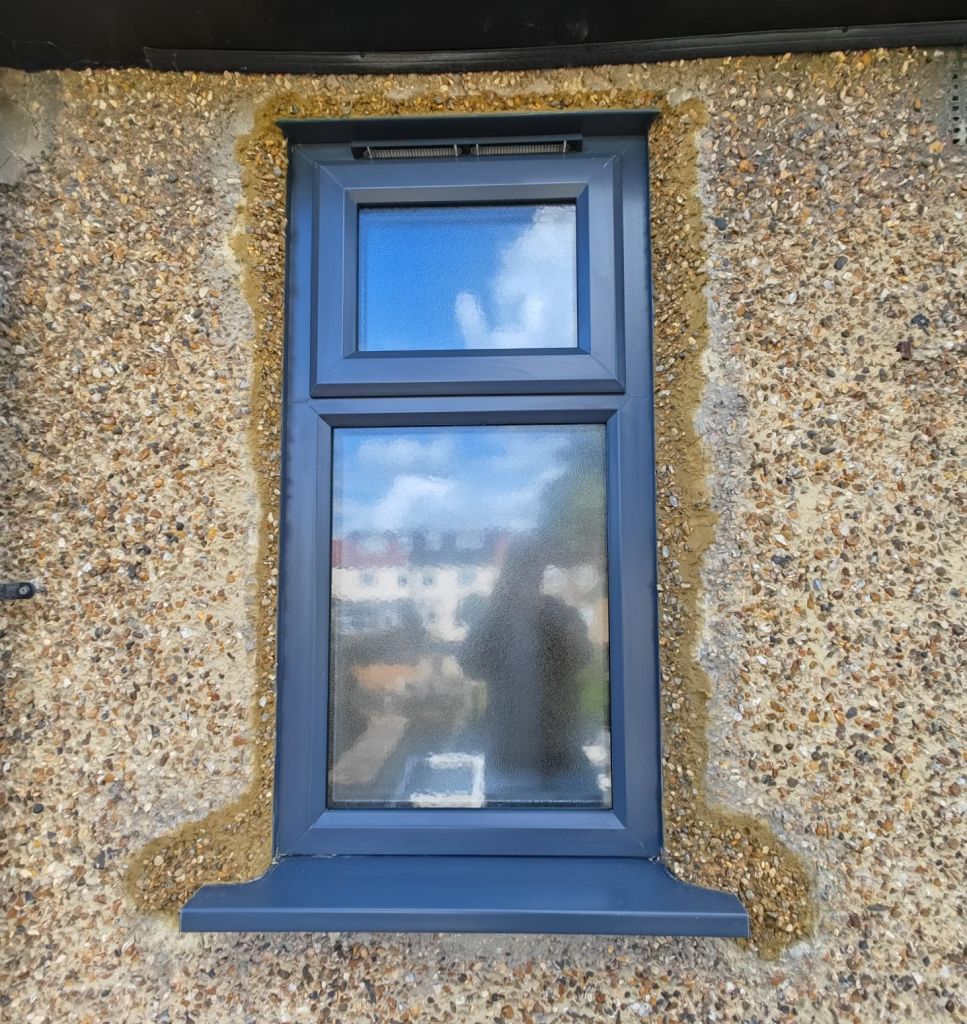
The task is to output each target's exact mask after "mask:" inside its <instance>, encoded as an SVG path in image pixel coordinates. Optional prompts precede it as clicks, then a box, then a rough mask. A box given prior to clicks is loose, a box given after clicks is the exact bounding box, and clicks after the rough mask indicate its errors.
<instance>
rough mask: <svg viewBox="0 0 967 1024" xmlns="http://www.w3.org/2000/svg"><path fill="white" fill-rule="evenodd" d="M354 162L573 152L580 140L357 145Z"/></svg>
mask: <svg viewBox="0 0 967 1024" xmlns="http://www.w3.org/2000/svg"><path fill="white" fill-rule="evenodd" d="M352 150H353V156H354V157H356V159H357V160H417V159H420V160H423V159H427V158H430V159H432V158H434V157H450V158H451V159H452V158H453V157H460V156H542V155H545V154H554V153H577V152H580V150H581V140H580V139H542V140H541V141H540V142H448V143H446V144H441V145H415V146H397V145H379V144H368V145H357V146H353V147H352Z"/></svg>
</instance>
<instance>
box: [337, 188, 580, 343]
mask: <svg viewBox="0 0 967 1024" xmlns="http://www.w3.org/2000/svg"><path fill="white" fill-rule="evenodd" d="M358 296H359V306H358V340H357V341H358V347H359V349H360V350H361V351H364V352H388V351H407V350H427V349H495V348H498V349H506V348H568V347H575V346H576V345H577V218H576V208H575V206H574V204H573V203H547V204H541V205H538V204H528V205H514V206H496V205H492V206H381V207H362V208H361V209H360V211H359V287H358Z"/></svg>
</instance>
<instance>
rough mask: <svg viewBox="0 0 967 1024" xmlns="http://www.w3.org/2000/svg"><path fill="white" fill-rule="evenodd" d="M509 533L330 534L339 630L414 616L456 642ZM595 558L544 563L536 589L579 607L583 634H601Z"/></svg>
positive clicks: (432, 633) (603, 599)
mask: <svg viewBox="0 0 967 1024" xmlns="http://www.w3.org/2000/svg"><path fill="white" fill-rule="evenodd" d="M508 540H509V537H508V536H507V534H506V533H504V532H501V531H496V530H479V531H463V532H456V531H446V532H443V531H440V532H422V531H421V532H416V533H410V534H400V533H361V532H355V533H351V534H349V535H347V536H346V537H344V538H340V539H337V540H334V541H333V547H332V565H333V569H332V594H333V597H334V598H335V600H336V602H337V605H336V608H337V612H336V614H337V615H338V622H337V624H336V625H337V628H338V629H339V631H340V632H342V633H344V634H352V633H366V632H373V631H380V630H392V629H397V628H400V627H402V626H403V625H404V623H405V622H406V619H407V612H408V611H409V616H410V617H411V618H415V619H418V620H419V622H420V624H421V625H422V627H423V629H425V630H426V632H427V634H428V635H429V638H430V639H432V640H437V641H444V642H451V643H458V642H460V641H462V640H463V639H464V637H465V636H466V633H467V627H468V626H469V624H470V621H471V620H472V618H473V616H474V614H476V613H477V611H478V610H479V608H480V607H481V604H480V602H482V601H485V600H486V599H487V598H488V597H489V596H490V595H491V593H492V592H493V588H494V584H495V582H496V580H497V576H498V574H499V572H500V570H501V566H502V562H503V560H504V555H505V553H506V550H507V544H508ZM604 589H605V588H604V587H603V586H602V580H601V570H600V569H599V568H598V567H597V566H594V565H589V564H582V565H570V566H556V565H548V566H547V568H546V569H545V572H544V581H543V585H542V590H543V591H544V593H546V594H550V595H552V596H554V597H557V598H559V599H560V600H562V601H565V602H566V603H567V604H569V605H571V606H572V607H573V608H575V609H577V611H578V612H580V614H581V616H582V618H583V619H584V621H585V623H586V625H587V628H588V634H589V636H590V639H591V640H592V641H593V642H595V643H606V642H607V638H608V609H607V596H606V593H605V592H604Z"/></svg>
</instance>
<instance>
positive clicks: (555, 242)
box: [454, 205, 577, 348]
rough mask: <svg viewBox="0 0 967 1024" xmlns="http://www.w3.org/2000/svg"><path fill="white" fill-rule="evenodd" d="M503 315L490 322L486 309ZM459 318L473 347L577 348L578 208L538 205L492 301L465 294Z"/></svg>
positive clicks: (505, 262)
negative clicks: (576, 211)
mask: <svg viewBox="0 0 967 1024" xmlns="http://www.w3.org/2000/svg"><path fill="white" fill-rule="evenodd" d="M487 306H490V307H491V308H496V309H497V310H498V313H497V316H496V317H495V318H494V322H493V323H490V322H489V320H488V317H487V314H486V312H485V308H486V307H487ZM454 314H455V316H456V320H457V324H458V325H459V327H460V332H461V334H462V335H463V341H464V344H465V345H466V346H467V348H557V347H567V346H571V345H575V344H576V343H577V337H576V325H577V265H576V241H575V215H574V207H573V206H565V205H556V206H538V207H537V208H536V209H535V210H534V216H533V220H532V221H531V223H530V225H529V226H528V227H527V228H525V229H524V231H522V232H521V234H520V235H518V236H517V238H516V239H515V240H514V241H513V242H511V244H510V245H508V246H506V248H504V249H503V250H502V251H501V253H500V256H499V259H498V265H497V270H496V273H495V275H494V277H493V279H492V280H491V282H490V284H489V289H488V293H487V295H486V296H483V297H482V296H479V295H477V294H475V293H473V292H460V294H459V295H457V297H456V300H455V302H454Z"/></svg>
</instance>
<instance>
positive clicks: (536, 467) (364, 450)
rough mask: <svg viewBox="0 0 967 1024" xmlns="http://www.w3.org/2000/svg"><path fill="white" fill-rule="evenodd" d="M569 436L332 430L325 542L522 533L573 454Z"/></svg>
mask: <svg viewBox="0 0 967 1024" xmlns="http://www.w3.org/2000/svg"><path fill="white" fill-rule="evenodd" d="M577 430H578V432H579V433H580V432H581V431H582V428H581V427H578V428H577ZM594 430H595V428H593V427H585V428H583V431H584V432H590V433H593V432H594ZM574 431H575V427H574V426H566V427H553V426H550V427H543V426H542V427H512V426H506V427H500V428H499V429H487V428H480V427H397V428H393V429H392V430H387V429H385V428H373V429H338V430H337V431H336V433H335V438H336V441H335V444H336V456H337V457H336V462H335V468H336V478H335V481H334V486H335V488H336V492H335V495H334V496H335V499H336V500H335V501H334V503H333V536H334V537H337V538H339V537H343V536H345V535H346V534H347V533H349V532H352V531H361V532H381V531H396V530H400V529H417V528H419V529H423V530H450V529H483V528H486V527H502V528H506V529H512V530H526V529H530V528H532V527H533V526H534V524H535V521H536V518H537V515H538V511H539V498H540V494H541V491H542V490H543V488H544V487H545V485H546V484H548V483H550V482H551V481H553V480H555V479H557V477H559V476H560V475H561V474H562V473H563V472H564V464H563V462H562V459H561V455H562V454H563V453H564V452H565V450H566V449H568V448H569V447H570V448H573V445H574ZM340 467H344V470H343V471H342V472H341V471H340ZM349 467H352V469H351V471H349Z"/></svg>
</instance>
